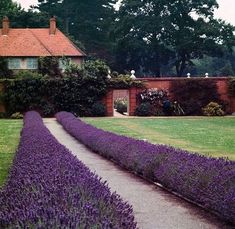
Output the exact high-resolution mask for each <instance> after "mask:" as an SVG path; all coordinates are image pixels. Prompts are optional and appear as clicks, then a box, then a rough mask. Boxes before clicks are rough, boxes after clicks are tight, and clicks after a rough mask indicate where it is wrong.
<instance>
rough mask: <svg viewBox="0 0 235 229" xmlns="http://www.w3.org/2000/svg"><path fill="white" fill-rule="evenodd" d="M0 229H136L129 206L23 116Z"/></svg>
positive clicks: (31, 117) (32, 115)
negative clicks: (22, 125)
mask: <svg viewBox="0 0 235 229" xmlns="http://www.w3.org/2000/svg"><path fill="white" fill-rule="evenodd" d="M107 225H108V226H107ZM0 228H71V229H73V228H74V229H75V228H76V229H77V228H125V229H126V228H129V229H134V228H136V223H135V222H134V216H133V211H132V208H131V207H130V206H129V205H128V204H127V203H125V202H124V201H123V200H122V199H121V198H120V197H119V196H118V195H117V194H112V193H111V192H110V189H109V188H108V187H107V185H106V183H105V182H103V181H101V179H100V178H99V177H98V176H97V175H95V174H94V173H92V172H91V171H90V170H89V169H88V168H87V167H86V166H85V165H84V164H83V163H82V162H80V161H79V160H78V159H77V158H76V157H74V156H73V155H72V154H71V153H70V152H69V151H68V150H67V149H66V148H65V147H64V146H62V145H61V144H59V143H58V142H57V141H56V139H55V138H54V137H53V136H52V135H51V134H50V132H49V130H48V129H47V128H46V127H45V126H44V125H43V122H42V119H41V117H40V115H39V114H38V113H36V112H28V113H27V114H26V115H25V117H24V127H23V130H22V134H21V140H20V144H19V147H18V150H17V153H16V156H15V158H14V162H13V166H12V169H11V172H10V175H9V178H8V182H7V184H6V185H5V186H4V187H3V188H2V189H1V190H0Z"/></svg>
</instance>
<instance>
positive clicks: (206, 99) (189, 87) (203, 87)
mask: <svg viewBox="0 0 235 229" xmlns="http://www.w3.org/2000/svg"><path fill="white" fill-rule="evenodd" d="M170 92H171V95H172V99H173V100H175V101H177V102H178V103H179V104H180V106H181V107H182V109H183V111H184V113H185V115H202V108H203V107H205V106H206V105H207V104H208V103H210V102H211V101H214V102H217V103H219V104H223V102H222V101H221V99H220V96H219V94H218V90H217V85H216V82H215V81H214V80H210V79H184V80H177V81H172V82H171V86H170Z"/></svg>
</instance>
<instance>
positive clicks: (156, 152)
mask: <svg viewBox="0 0 235 229" xmlns="http://www.w3.org/2000/svg"><path fill="white" fill-rule="evenodd" d="M56 118H57V120H58V122H60V123H61V124H62V125H63V127H64V128H65V129H66V130H67V131H68V132H69V133H70V134H71V135H73V136H74V137H75V138H77V139H78V140H79V141H81V142H82V143H83V144H85V145H86V146H87V147H89V148H90V149H92V150H93V151H95V152H97V153H99V154H101V155H103V156H105V157H106V158H108V159H112V160H114V161H115V162H116V163H118V164H119V165H121V166H123V167H125V168H127V169H128V170H131V171H134V172H136V173H138V174H140V175H142V176H144V177H146V178H148V179H151V180H152V181H156V182H159V183H161V184H162V185H164V186H165V187H167V188H169V189H171V190H172V191H175V192H178V193H179V194H181V195H183V196H184V197H186V198H189V199H191V200H192V201H194V202H197V203H198V204H201V205H203V206H204V207H205V208H207V209H209V210H211V211H214V212H216V213H217V214H219V215H220V216H221V218H223V219H225V220H228V221H230V222H232V223H235V162H234V161H229V160H225V159H222V158H220V159H216V158H210V157H205V156H202V155H199V154H197V153H195V154H192V153H189V152H187V151H184V150H180V149H176V148H173V147H170V146H166V145H154V144H151V143H148V142H144V141H142V140H136V139H133V138H129V137H125V136H120V135H117V134H114V133H111V132H107V131H104V130H101V129H97V128H95V127H93V126H91V125H89V124H86V123H84V122H82V121H81V120H79V119H77V118H75V117H74V116H73V115H72V114H71V113H67V112H60V113H58V114H57V115H56Z"/></svg>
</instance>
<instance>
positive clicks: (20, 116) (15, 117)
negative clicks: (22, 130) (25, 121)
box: [11, 112, 24, 119]
mask: <svg viewBox="0 0 235 229" xmlns="http://www.w3.org/2000/svg"><path fill="white" fill-rule="evenodd" d="M23 117H24V115H22V114H21V113H20V112H16V113H14V114H12V115H11V118H12V119H22V118H23Z"/></svg>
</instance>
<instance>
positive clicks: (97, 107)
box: [91, 102, 106, 117]
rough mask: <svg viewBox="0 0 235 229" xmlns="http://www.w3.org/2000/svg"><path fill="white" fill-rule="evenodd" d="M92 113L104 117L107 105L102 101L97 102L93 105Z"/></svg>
mask: <svg viewBox="0 0 235 229" xmlns="http://www.w3.org/2000/svg"><path fill="white" fill-rule="evenodd" d="M91 111H92V115H93V116H95V117H102V116H105V115H106V107H105V105H104V104H103V103H101V102H96V103H94V104H93V105H92V108H91Z"/></svg>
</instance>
